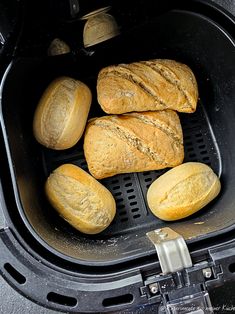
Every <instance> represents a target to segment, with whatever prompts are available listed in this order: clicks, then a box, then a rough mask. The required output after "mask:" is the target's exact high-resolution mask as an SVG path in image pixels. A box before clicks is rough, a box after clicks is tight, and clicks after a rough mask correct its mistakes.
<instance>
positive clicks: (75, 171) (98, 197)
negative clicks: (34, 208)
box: [45, 164, 116, 234]
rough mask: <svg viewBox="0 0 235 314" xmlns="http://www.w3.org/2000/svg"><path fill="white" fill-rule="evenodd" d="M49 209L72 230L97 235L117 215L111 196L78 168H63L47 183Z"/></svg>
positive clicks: (65, 166) (70, 166)
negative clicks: (56, 213) (70, 226)
mask: <svg viewBox="0 0 235 314" xmlns="http://www.w3.org/2000/svg"><path fill="white" fill-rule="evenodd" d="M45 190H46V195H47V198H48V200H49V201H50V203H51V205H52V206H53V207H54V208H55V209H56V210H57V211H58V213H59V214H60V215H61V216H62V217H63V218H64V219H65V220H66V221H67V222H68V223H69V224H71V225H72V226H73V227H74V228H76V229H78V230H79V231H81V232H83V233H87V234H96V233H99V232H101V231H103V230H104V229H105V228H107V227H108V226H109V225H110V223H111V222H112V220H113V218H114V216H115V213H116V204H115V200H114V198H113V196H112V194H111V193H110V192H109V190H107V189H106V188H105V187H104V186H103V185H102V184H100V183H99V182H98V181H96V180H95V179H94V178H92V176H90V175H89V174H88V173H87V172H85V171H84V170H82V169H81V168H79V167H77V166H74V165H72V164H65V165H62V166H60V167H59V168H57V169H56V170H54V171H53V172H52V174H51V175H50V176H49V178H48V179H47V182H46V186H45Z"/></svg>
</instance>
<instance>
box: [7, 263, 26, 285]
mask: <svg viewBox="0 0 235 314" xmlns="http://www.w3.org/2000/svg"><path fill="white" fill-rule="evenodd" d="M4 268H5V270H6V271H7V272H8V274H9V275H10V276H11V277H12V278H13V279H15V281H17V282H18V283H19V284H20V285H23V284H24V283H25V282H26V278H25V277H24V276H23V275H22V274H21V273H19V272H18V270H16V269H15V268H14V267H13V266H12V265H11V264H9V263H6V264H5V265H4Z"/></svg>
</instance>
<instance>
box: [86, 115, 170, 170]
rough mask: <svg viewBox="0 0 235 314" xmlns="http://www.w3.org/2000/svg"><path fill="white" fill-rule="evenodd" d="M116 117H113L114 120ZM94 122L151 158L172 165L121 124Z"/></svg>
mask: <svg viewBox="0 0 235 314" xmlns="http://www.w3.org/2000/svg"><path fill="white" fill-rule="evenodd" d="M113 121H114V119H112V122H113ZM92 124H94V125H96V126H99V127H101V128H103V129H105V130H109V131H111V132H113V133H114V134H115V135H116V136H118V137H119V138H120V139H121V140H124V141H125V142H126V143H127V144H128V145H129V146H131V147H134V148H136V149H137V150H138V151H140V152H141V153H143V154H145V155H146V156H147V157H148V158H149V159H150V160H153V161H155V162H158V163H160V164H161V165H164V166H166V167H167V166H170V164H169V163H168V162H166V161H164V160H163V159H162V158H161V157H160V156H159V155H158V154H157V153H156V152H155V151H153V150H152V149H151V148H150V147H148V146H146V145H144V144H143V142H142V141H141V139H139V138H138V137H136V136H134V134H131V133H130V132H128V131H126V130H125V131H124V130H122V129H121V128H120V127H119V126H112V124H111V123H109V122H107V121H105V122H104V121H97V120H96V121H94V122H92Z"/></svg>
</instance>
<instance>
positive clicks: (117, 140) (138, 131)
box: [84, 110, 184, 179]
mask: <svg viewBox="0 0 235 314" xmlns="http://www.w3.org/2000/svg"><path fill="white" fill-rule="evenodd" d="M84 153H85V157H86V160H87V164H88V168H89V171H90V173H91V174H92V175H93V176H94V177H95V178H97V179H102V178H106V177H110V176H113V175H115V174H119V173H128V172H139V171H147V170H156V169H162V168H166V167H174V166H177V165H179V164H181V163H182V161H183V158H184V148H183V135H182V129H181V125H180V120H179V117H178V115H177V113H176V112H174V111H171V110H166V111H156V112H143V113H137V112H135V113H129V114H125V115H120V116H115V115H113V116H105V117H101V118H96V119H92V120H90V122H89V123H88V125H87V128H86V132H85V138H84Z"/></svg>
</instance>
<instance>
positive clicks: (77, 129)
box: [33, 77, 91, 150]
mask: <svg viewBox="0 0 235 314" xmlns="http://www.w3.org/2000/svg"><path fill="white" fill-rule="evenodd" d="M90 105H91V92H90V89H89V88H88V87H87V86H86V85H85V84H84V83H82V82H80V81H78V80H74V79H72V78H69V77H60V78H57V79H55V80H54V81H53V82H52V83H51V84H50V85H49V86H48V88H47V89H46V90H45V92H44V93H43V95H42V97H41V99H40V101H39V103H38V106H37V108H36V111H35V114H34V120H33V132H34V136H35V138H36V139H37V141H38V142H39V143H41V144H42V145H44V146H46V147H48V148H52V149H56V150H61V149H67V148H70V147H72V146H74V145H75V144H76V143H77V142H78V140H79V139H80V138H81V136H82V134H83V131H84V128H85V125H86V121H87V117H88V113H89V110H90Z"/></svg>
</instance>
